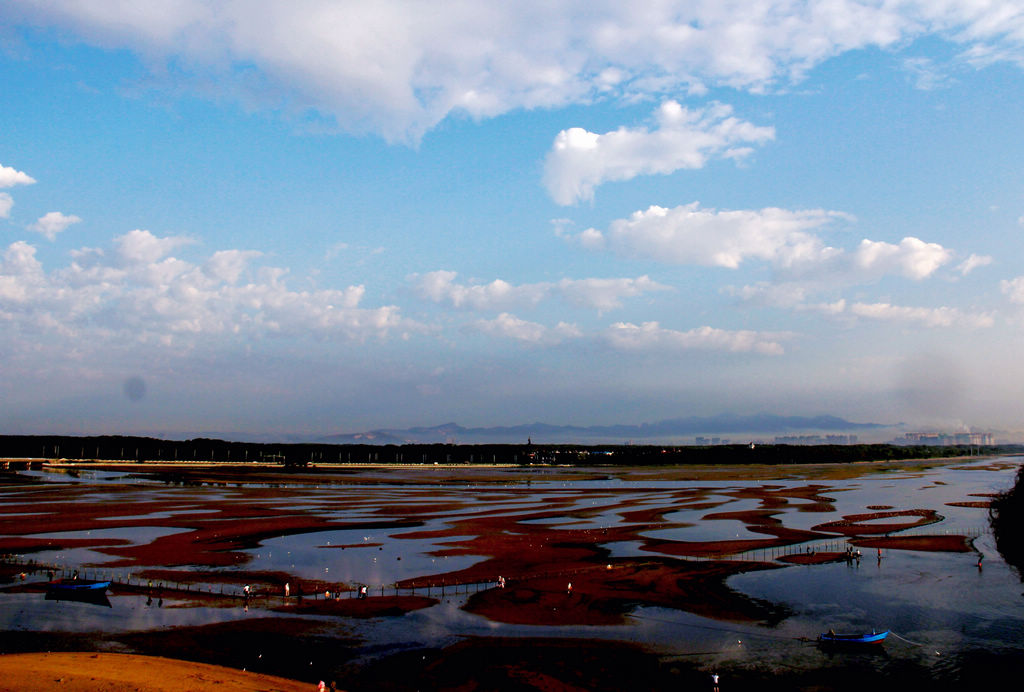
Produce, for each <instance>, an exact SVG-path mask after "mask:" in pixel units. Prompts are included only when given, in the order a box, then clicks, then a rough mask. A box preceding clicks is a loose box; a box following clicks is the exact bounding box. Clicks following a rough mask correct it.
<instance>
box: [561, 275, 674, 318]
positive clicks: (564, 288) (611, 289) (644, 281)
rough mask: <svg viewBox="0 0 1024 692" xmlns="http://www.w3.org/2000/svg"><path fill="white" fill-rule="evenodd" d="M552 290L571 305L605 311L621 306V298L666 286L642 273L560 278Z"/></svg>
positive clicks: (635, 295)
mask: <svg viewBox="0 0 1024 692" xmlns="http://www.w3.org/2000/svg"><path fill="white" fill-rule="evenodd" d="M554 290H555V291H556V292H557V293H559V294H560V295H561V296H562V297H563V298H564V299H565V300H567V301H569V302H570V303H572V304H573V305H577V306H580V307H585V308H593V309H596V310H600V311H605V310H612V309H614V308H618V307H621V306H622V299H623V298H635V297H637V296H640V295H643V294H644V293H649V292H651V291H665V290H668V286H665V285H663V284H659V283H658V282H656V281H652V280H651V278H650V277H648V276H646V275H644V276H639V277H637V278H635V279H630V278H619V279H562V280H561V281H559V282H558V283H557V284H556V285H555V287H554Z"/></svg>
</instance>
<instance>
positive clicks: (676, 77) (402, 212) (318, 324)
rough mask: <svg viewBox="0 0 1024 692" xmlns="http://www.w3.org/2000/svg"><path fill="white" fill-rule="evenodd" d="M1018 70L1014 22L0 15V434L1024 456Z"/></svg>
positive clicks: (721, 6)
mask: <svg viewBox="0 0 1024 692" xmlns="http://www.w3.org/2000/svg"><path fill="white" fill-rule="evenodd" d="M1022 77H1024V2H1021V0H1005V1H1003V0H957V1H953V0H949V1H946V0H906V1H899V0H893V1H879V0H822V1H820V2H797V1H791V0H746V1H744V2H730V1H728V0H713V1H708V2H702V1H692V2H670V1H668V0H651V1H643V0H634V1H633V2H630V3H622V2H602V1H599V0H587V1H585V2H582V1H581V2H575V1H563V2H557V1H555V2H552V1H549V0H545V1H537V2H534V1H531V0H523V1H521V2H514V3H487V2H468V1H467V2H460V1H444V0H433V1H430V2H419V1H414V0H378V1H377V2H373V3H366V2H345V1H327V0H291V1H289V2H271V1H269V0H244V1H243V0H238V1H231V0H223V1H222V2H210V1H207V0H153V1H152V2H146V3H135V2H124V1H121V0H91V1H90V2H85V3H83V2H71V1H61V0H37V1H35V2H25V1H22V0H6V1H5V2H4V3H2V4H0V432H4V433H65V434H92V433H128V434H135V433H145V434H159V433H161V432H168V433H169V432H172V431H194V432H204V431H232V432H249V433H262V434H300V435H316V434H332V433H342V432H356V431H360V430H369V429H375V428H385V427H386V428H398V427H408V426H418V425H436V424H441V423H445V422H449V421H454V422H457V423H459V424H461V425H464V426H472V427H477V426H495V425H518V424H523V423H529V422H534V421H543V422H546V423H551V424H563V425H604V424H613V423H627V424H636V423H643V422H653V421H659V420H663V419H668V418H676V417H686V416H711V415H716V414H719V413H723V412H729V413H736V414H757V413H775V414H781V415H797V416H813V415H819V414H829V415H836V416H841V417H844V418H846V419H848V420H852V421H857V422H874V423H896V422H902V423H904V424H905V425H907V426H909V427H911V428H920V429H936V430H963V429H966V428H972V429H975V430H986V431H987V430H995V431H1016V432H1018V433H1020V435H1019V436H1018V437H1019V438H1021V439H1024V420H1022V416H1021V413H1020V411H1021V407H1020V395H1021V392H1022V391H1024V361H1022V359H1021V358H1020V356H1019V353H1018V352H1019V345H1020V344H1024V339H1022V336H1024V264H1022V262H1021V261H1020V260H1021V258H1022V257H1024V127H1022V122H1024V121H1022V114H1024V79H1022ZM1011 437H1012V436H1011Z"/></svg>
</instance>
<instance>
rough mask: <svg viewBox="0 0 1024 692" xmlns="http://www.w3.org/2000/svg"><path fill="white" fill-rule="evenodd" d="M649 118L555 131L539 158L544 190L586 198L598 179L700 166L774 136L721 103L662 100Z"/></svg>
mask: <svg viewBox="0 0 1024 692" xmlns="http://www.w3.org/2000/svg"><path fill="white" fill-rule="evenodd" d="M655 120H656V123H657V127H656V128H654V129H653V130H649V129H647V128H635V129H629V128H624V127H620V128H619V129H618V130H615V131H613V132H607V133H605V134H596V133H593V132H588V131H587V130H584V129H583V128H579V127H573V128H570V129H568V130H562V131H561V132H559V133H558V136H556V137H555V141H554V143H553V144H552V146H551V150H550V151H549V152H548V155H547V159H546V160H545V163H544V185H545V186H546V187H547V190H548V194H550V195H551V197H552V199H554V200H555V201H556V202H557V203H559V204H573V203H575V202H578V201H580V200H589V199H592V198H593V196H594V188H596V187H597V186H598V185H601V184H602V183H604V182H607V181H622V180H630V179H632V178H635V177H637V176H639V175H650V174H655V173H662V174H665V173H672V172H673V171H677V170H679V169H694V168H702V167H704V165H705V164H706V163H707V161H708V159H710V158H712V157H715V156H718V157H727V158H741V157H743V156H746V155H747V154H749V153H750V151H751V150H750V149H749V148H748V147H744V146H741V145H744V144H760V143H763V142H765V141H768V140H771V139H774V137H775V130H774V128H771V127H758V126H756V125H752V124H750V123H748V122H746V121H743V120H739V119H738V118H736V117H734V116H733V115H732V109H731V108H730V107H729V106H725V105H721V104H716V105H713V106H710V107H707V108H702V109H697V110H691V109H688V108H685V107H683V106H680V105H679V104H678V103H677V102H675V101H667V102H665V103H663V104H662V105H661V107H660V108H659V109H658V110H657V112H656V114H655Z"/></svg>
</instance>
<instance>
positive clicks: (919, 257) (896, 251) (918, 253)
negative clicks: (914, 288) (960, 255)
mask: <svg viewBox="0 0 1024 692" xmlns="http://www.w3.org/2000/svg"><path fill="white" fill-rule="evenodd" d="M952 258H953V253H952V251H950V250H948V249H946V248H944V247H942V246H941V245H939V244H937V243H926V242H924V241H923V240H920V239H918V238H912V237H910V238H904V239H903V240H901V241H900V243H899V244H898V245H894V244H892V243H886V242H882V241H873V240H867V239H864V240H862V241H861V243H860V246H858V248H857V249H856V251H855V252H854V253H853V256H852V260H853V264H854V266H856V267H858V268H859V269H861V270H863V271H865V272H867V273H870V274H901V275H903V276H907V277H909V278H911V279H923V278H925V277H927V276H930V275H931V274H933V273H935V270H937V269H938V268H939V267H941V266H942V265H944V264H947V263H948V262H949V261H950V260H951V259H952Z"/></svg>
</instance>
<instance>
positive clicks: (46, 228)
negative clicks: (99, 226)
mask: <svg viewBox="0 0 1024 692" xmlns="http://www.w3.org/2000/svg"><path fill="white" fill-rule="evenodd" d="M80 221H81V219H80V218H78V217H77V216H75V215H74V214H71V215H70V216H66V215H64V214H62V213H61V212H59V211H51V212H49V213H47V214H44V215H43V216H41V217H39V220H38V221H36V222H35V223H34V224H32V225H31V226H29V228H30V229H31V230H33V231H35V232H36V233H41V234H42V235H43V236H45V237H46V239H47V240H54V239H56V238H57V234H58V233H60V232H62V231H64V230H65V229H67V227H68V226H70V225H72V224H76V223H79V222H80Z"/></svg>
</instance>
